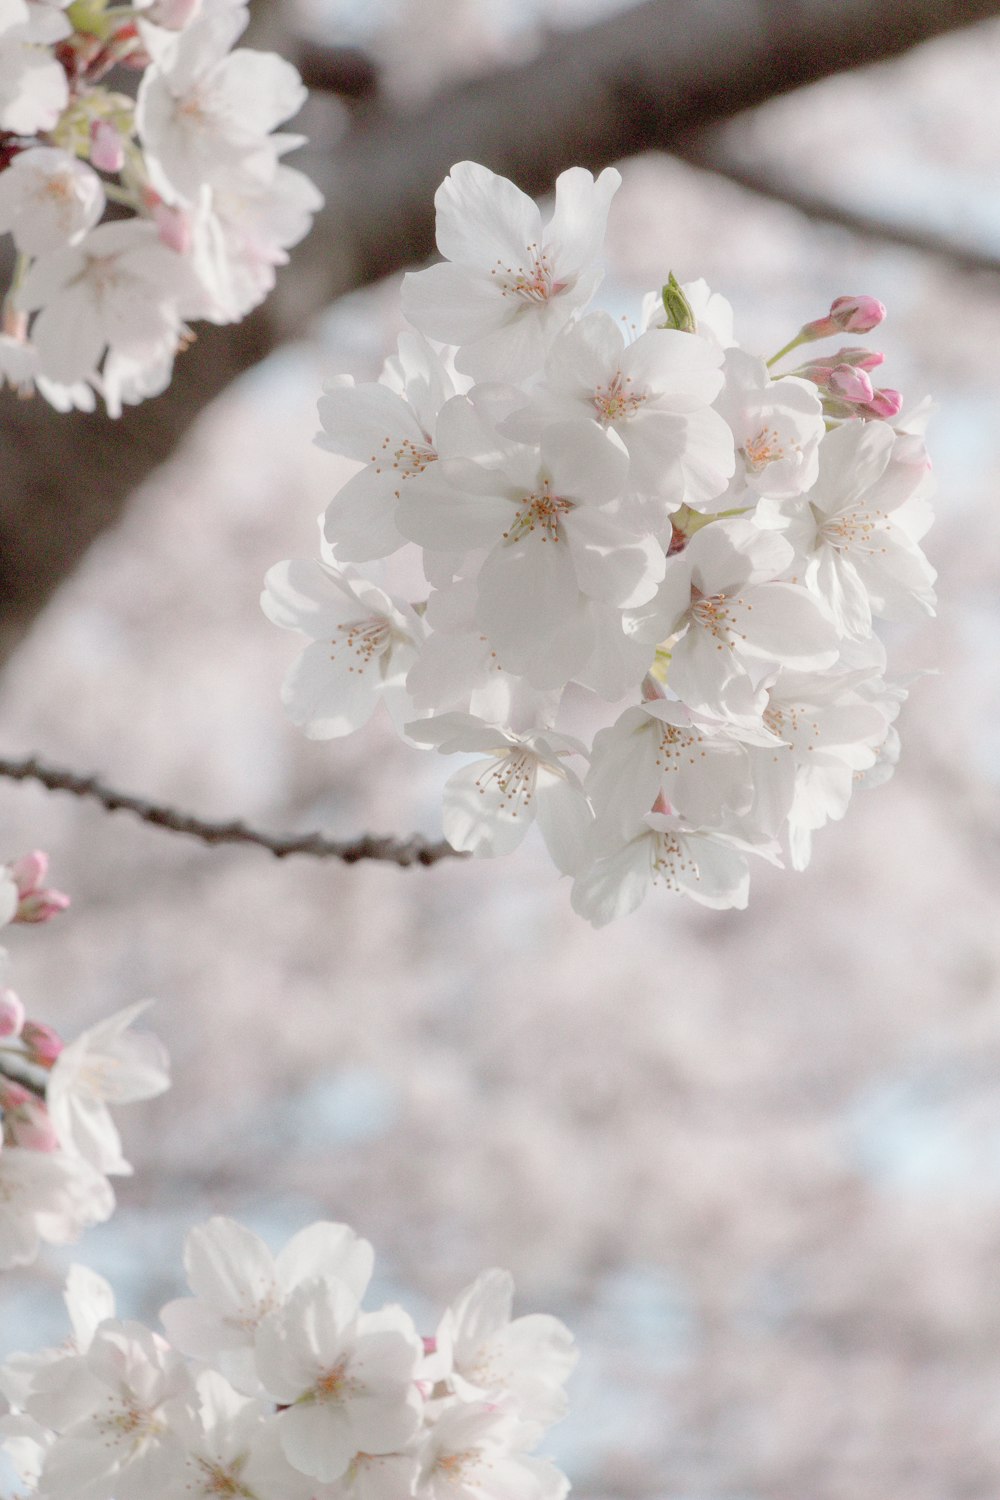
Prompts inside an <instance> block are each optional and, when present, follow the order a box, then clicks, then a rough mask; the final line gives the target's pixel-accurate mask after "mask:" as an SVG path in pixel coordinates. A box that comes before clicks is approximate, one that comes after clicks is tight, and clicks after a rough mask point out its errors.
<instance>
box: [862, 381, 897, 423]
mask: <svg viewBox="0 0 1000 1500" xmlns="http://www.w3.org/2000/svg"><path fill="white" fill-rule="evenodd" d="M902 410H903V397H902V393H901V392H900V391H894V390H893V389H892V387H891V386H883V387H882V389H881V390H878V391H874V392H873V393H872V399H871V400H870V401H869V402H868V404H867V405H866V407H865V410H864V415H865V416H866V417H876V418H877V419H878V420H879V421H881V422H891V421H892V419H893V418H894V417H898V416H899V414H900V412H901V411H902Z"/></svg>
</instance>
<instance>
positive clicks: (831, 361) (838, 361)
mask: <svg viewBox="0 0 1000 1500" xmlns="http://www.w3.org/2000/svg"><path fill="white" fill-rule="evenodd" d="M884 363H885V355H884V354H879V353H878V351H877V350H876V349H865V348H864V347H858V348H847V349H838V350H837V352H836V354H824V355H822V356H821V357H818V358H816V359H811V360H810V361H809V366H808V368H809V369H816V370H833V369H835V368H836V367H837V365H850V366H851V368H852V369H854V370H877V369H878V367H879V365H881V364H884ZM795 373H796V374H797V373H798V371H796V372H795Z"/></svg>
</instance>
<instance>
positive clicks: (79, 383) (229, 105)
mask: <svg viewBox="0 0 1000 1500" xmlns="http://www.w3.org/2000/svg"><path fill="white" fill-rule="evenodd" d="M247 20H248V7H247V4H246V3H245V0H134V3H132V4H125V5H120V4H111V3H109V0H75V3H73V4H70V3H69V0H4V3H3V4H2V6H0V231H4V232H9V233H10V234H11V235H12V237H13V240H14V247H15V250H16V252H17V260H16V267H15V271H14V276H13V280H12V283H11V285H10V287H9V289H8V290H7V293H6V297H5V298H4V302H3V323H2V330H0V380H3V379H6V380H8V381H9V382H10V384H11V385H13V386H16V387H18V389H20V390H22V391H25V392H27V391H30V390H32V389H34V388H36V387H37V389H38V390H39V391H41V393H42V394H43V395H44V396H45V397H46V398H47V399H48V400H49V401H51V402H52V403H53V405H55V406H57V407H59V408H60V409H63V410H65V409H68V408H69V407H73V406H76V407H81V408H85V409H87V410H90V409H92V408H93V406H94V404H95V392H96V393H97V394H99V395H101V396H102V397H103V398H104V401H105V404H106V406H107V409H108V411H109V412H110V413H111V414H112V415H113V416H116V415H118V414H119V413H120V412H121V409H122V405H123V403H132V402H137V401H141V400H142V399H144V398H145V397H146V396H151V395H156V394H157V393H158V392H159V391H161V390H162V389H163V388H164V387H165V386H166V385H167V384H168V382H169V380H170V376H171V372H172V368H173V362H174V356H175V354H176V353H177V351H178V349H179V348H182V347H183V346H184V344H185V342H186V341H188V340H189V339H190V337H191V333H190V330H189V329H188V327H187V326H186V325H187V321H188V320H194V319H200V318H204V319H207V320H208V321H209V322H212V323H233V322H237V321H238V320H239V319H240V318H242V317H243V316H244V315H245V314H246V313H247V312H248V311H249V310H250V309H251V308H252V307H255V306H256V305H257V303H258V302H260V301H261V300H262V299H263V298H264V297H265V296H266V295H267V293H268V291H269V290H270V289H271V287H272V286H273V284H274V274H275V267H276V266H279V265H281V264H283V263H284V262H285V261H286V260H287V258H288V257H287V255H286V253H285V252H286V250H287V249H288V247H289V246H291V245H294V244H295V243H296V242H297V241H298V240H300V239H301V238H302V237H303V235H304V234H305V233H306V232H307V230H308V229H309V226H310V224H311V222H312V215H313V213H314V212H315V211H316V209H317V208H318V206H319V204H320V201H321V200H320V195H319V193H318V192H317V191H316V189H315V188H314V187H313V185H312V184H311V183H310V182H309V180H308V179H307V178H306V177H304V176H303V175H302V173H301V172H297V171H295V170H293V169H292V168H291V167H287V166H285V165H284V163H283V162H282V160H281V158H282V156H283V155H284V154H285V153H286V152H287V151H288V150H290V149H291V148H292V147H294V146H297V145H299V144H301V139H302V138H301V137H299V136H290V135H281V134H275V133H274V131H275V128H276V127H277V126H278V125H280V124H282V122H283V121H285V120H287V119H288V118H289V117H290V116H291V115H294V114H295V113H296V112H297V111H298V110H299V108H300V107H301V105H302V103H303V100H304V98H305V89H304V87H303V85H302V82H301V79H300V78H299V75H298V73H297V72H296V70H295V68H293V67H292V65H291V64H290V63H288V62H285V61H284V60H283V59H282V58H280V57H277V56H275V55H273V54H270V53H262V52H255V51H251V50H248V49H246V48H237V49H236V50H235V51H234V50H233V48H234V44H235V42H236V41H237V40H238V38H239V36H240V35H241V33H242V32H243V30H244V29H245V27H246V25H247ZM112 74H113V77H114V81H115V82H116V83H118V82H119V81H120V79H121V78H122V77H127V76H128V75H129V74H131V75H132V76H134V77H136V78H138V79H139V80H140V81H139V84H138V90H137V93H136V97H135V98H134V99H133V98H132V97H131V96H130V95H128V94H124V93H121V92H117V91H116V90H114V89H111V88H109V87H108V86H107V84H106V82H105V80H106V79H108V77H109V75H112ZM109 206H110V211H109Z"/></svg>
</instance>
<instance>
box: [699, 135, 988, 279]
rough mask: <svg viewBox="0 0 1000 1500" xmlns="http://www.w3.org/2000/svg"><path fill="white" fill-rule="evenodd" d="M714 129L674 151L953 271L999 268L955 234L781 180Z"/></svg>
mask: <svg viewBox="0 0 1000 1500" xmlns="http://www.w3.org/2000/svg"><path fill="white" fill-rule="evenodd" d="M714 134H715V133H714V132H704V133H698V134H695V135H692V136H687V137H681V138H679V139H678V140H677V141H676V142H675V144H674V148H673V154H674V156H679V157H681V158H682V160H684V161H686V162H688V163H689V164H690V165H691V166H693V167H699V168H701V169H702V170H703V171H706V172H714V173H715V174H716V175H717V176H719V177H725V178H726V179H727V180H728V181H729V182H735V183H736V184H737V186H739V187H744V188H747V189H749V191H750V192H752V193H755V194H757V195H758V196H759V197H762V198H770V199H771V200H772V201H773V202H775V203H784V204H786V205H787V206H788V207H789V208H794V209H797V210H798V212H799V213H801V214H804V215H805V216H806V218H809V219H813V220H820V221H821V222H822V223H824V224H833V225H836V226H837V227H838V228H841V229H847V230H850V232H851V233H852V234H857V235H861V236H862V237H863V238H866V239H874V240H880V241H881V242H882V243H884V244H888V245H898V246H900V248H901V249H904V250H916V251H917V252H918V253H919V254H920V255H932V256H934V257H935V258H936V259H938V260H942V261H945V262H946V263H947V265H949V266H951V267H953V268H954V269H955V270H958V271H963V272H969V273H971V274H977V273H980V274H985V275H993V276H995V275H997V274H998V273H1000V255H996V254H991V253H990V252H989V251H987V250H980V249H977V247H976V246H975V245H970V244H969V243H968V241H967V240H962V239H959V238H957V237H956V236H955V235H947V234H939V233H938V232H937V231H935V230H931V229H922V228H918V227H917V226H916V225H914V224H905V223H901V222H900V221H899V220H898V219H886V218H883V217H882V216H881V215H879V214H870V213H866V212H864V211H863V210H861V209H855V208H848V207H846V206H845V205H844V204H843V203H838V202H836V201H835V200H834V199H832V198H828V197H827V196H826V195H825V194H823V193H815V192H812V191H810V189H808V188H804V187H802V186H800V185H799V184H798V183H792V182H789V181H787V180H786V179H785V178H783V177H781V176H779V175H778V174H777V173H776V172H775V171H774V170H773V169H768V168H765V167H759V166H752V165H751V164H749V163H748V162H746V161H743V160H742V159H740V158H739V157H737V156H735V155H734V154H733V152H732V151H731V150H728V149H727V148H726V146H725V145H724V144H723V143H722V142H719V141H718V140H716V139H715V138H714Z"/></svg>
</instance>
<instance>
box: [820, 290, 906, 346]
mask: <svg viewBox="0 0 1000 1500" xmlns="http://www.w3.org/2000/svg"><path fill="white" fill-rule="evenodd" d="M884 317H885V308H884V307H883V305H882V303H881V302H878V301H876V299H875V298H874V297H835V298H834V300H833V301H832V302H831V303H830V311H829V313H828V314H827V316H826V317H825V318H817V319H816V320H815V322H813V323H804V324H803V326H802V329H801V331H800V333H799V338H800V339H802V340H803V342H804V341H806V340H808V339H828V338H830V337H831V336H832V335H833V334H835V333H871V331H872V329H873V328H877V327H878V325H879V324H880V323H881V322H882V320H883V319H884Z"/></svg>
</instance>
